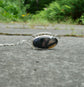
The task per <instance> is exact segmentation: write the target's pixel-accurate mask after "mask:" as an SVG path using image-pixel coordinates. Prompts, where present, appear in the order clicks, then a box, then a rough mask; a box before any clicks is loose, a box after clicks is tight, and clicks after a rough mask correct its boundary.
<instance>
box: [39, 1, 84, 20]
mask: <svg viewBox="0 0 84 87" xmlns="http://www.w3.org/2000/svg"><path fill="white" fill-rule="evenodd" d="M83 5H84V0H56V1H54V2H53V3H51V4H50V5H49V6H48V7H47V9H46V10H43V11H41V12H40V16H41V17H44V18H46V19H48V20H50V21H55V20H57V21H66V20H67V19H68V18H72V19H74V20H76V19H78V18H80V17H81V15H82V14H83V13H84V6H83ZM43 13H45V14H44V15H43ZM41 14H42V15H41Z"/></svg>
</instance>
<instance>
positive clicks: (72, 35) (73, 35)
mask: <svg viewBox="0 0 84 87" xmlns="http://www.w3.org/2000/svg"><path fill="white" fill-rule="evenodd" d="M0 35H7V36H33V34H19V33H18V34H11V33H0ZM56 37H81V38H83V37H84V35H76V34H64V35H56Z"/></svg>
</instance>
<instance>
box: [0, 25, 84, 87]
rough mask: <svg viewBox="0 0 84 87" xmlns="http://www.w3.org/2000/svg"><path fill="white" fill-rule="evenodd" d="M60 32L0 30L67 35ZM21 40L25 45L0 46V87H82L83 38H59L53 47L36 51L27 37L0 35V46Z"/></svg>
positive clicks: (1, 29) (83, 63)
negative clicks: (0, 45)
mask: <svg viewBox="0 0 84 87" xmlns="http://www.w3.org/2000/svg"><path fill="white" fill-rule="evenodd" d="M17 26H18V25H17ZM4 27H5V26H4ZM61 27H62V26H61ZM80 29H81V28H80ZM61 30H62V29H60V30H59V31H58V30H55V29H42V30H41V29H19V28H18V29H13V28H0V32H1V33H2V32H4V33H6V32H7V33H32V34H33V33H34V34H35V33H38V32H41V31H42V32H45V31H49V32H51V33H54V34H63V33H64V34H65V33H66V34H67V33H71V32H69V31H66V30H65V31H64V32H63V31H61ZM82 34H83V33H82ZM22 40H27V43H23V44H20V45H16V46H2V47H0V87H84V38H79V37H61V38H60V39H58V40H59V42H58V45H57V46H56V47H55V48H53V49H50V50H36V49H32V48H31V46H30V45H29V43H30V40H31V36H6V35H1V36H0V44H5V43H17V42H20V41H22ZM30 44H31V43H30Z"/></svg>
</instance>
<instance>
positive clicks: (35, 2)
mask: <svg viewBox="0 0 84 87" xmlns="http://www.w3.org/2000/svg"><path fill="white" fill-rule="evenodd" d="M52 1H55V0H25V3H24V5H29V8H27V12H30V13H35V12H36V11H40V10H42V9H43V8H44V7H46V5H49V3H51V2H52Z"/></svg>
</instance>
